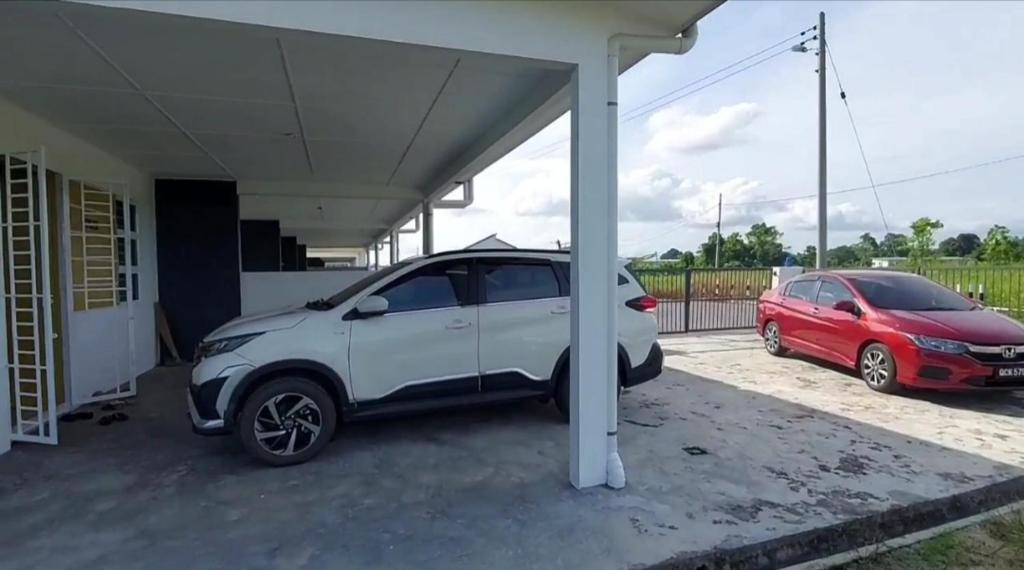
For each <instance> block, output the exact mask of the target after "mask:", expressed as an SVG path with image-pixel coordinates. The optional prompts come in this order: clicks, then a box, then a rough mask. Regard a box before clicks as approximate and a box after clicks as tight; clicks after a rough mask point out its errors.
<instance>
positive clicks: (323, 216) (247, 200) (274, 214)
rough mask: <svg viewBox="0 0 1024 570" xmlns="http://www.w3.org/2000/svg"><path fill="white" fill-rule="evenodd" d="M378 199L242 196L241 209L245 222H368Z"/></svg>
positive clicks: (240, 200)
mask: <svg viewBox="0 0 1024 570" xmlns="http://www.w3.org/2000/svg"><path fill="white" fill-rule="evenodd" d="M376 207H377V200H353V199H343V198H294V197H284V196H252V195H242V196H239V203H238V208H239V212H240V215H241V216H242V218H245V219H260V220H265V219H281V220H292V221H294V220H304V221H306V222H309V223H310V225H317V224H316V223H344V222H350V223H357V222H365V221H367V220H369V219H370V217H371V216H372V215H373V214H374V212H375V210H376Z"/></svg>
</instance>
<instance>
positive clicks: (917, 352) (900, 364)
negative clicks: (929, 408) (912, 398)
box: [895, 348, 1024, 391]
mask: <svg viewBox="0 0 1024 570" xmlns="http://www.w3.org/2000/svg"><path fill="white" fill-rule="evenodd" d="M895 356H896V368H897V378H898V379H899V381H900V383H901V384H904V385H906V386H911V387H914V388H926V389H931V390H951V391H953V390H955V391H961V390H963V391H966V390H1020V389H1022V388H1024V378H1021V377H1018V378H999V377H998V376H997V375H996V371H997V370H998V369H999V368H1006V367H1008V366H1013V367H1019V366H1024V364H1019V363H1018V364H1008V365H992V364H985V363H981V362H979V361H977V360H975V359H974V358H971V357H970V356H968V355H961V354H944V353H941V352H933V351H930V350H921V349H918V348H911V349H908V350H903V351H901V353H900V354H897V355H895Z"/></svg>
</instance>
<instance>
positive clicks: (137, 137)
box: [69, 125, 205, 156]
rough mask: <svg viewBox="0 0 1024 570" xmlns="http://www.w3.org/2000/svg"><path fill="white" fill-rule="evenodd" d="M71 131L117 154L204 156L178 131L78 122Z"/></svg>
mask: <svg viewBox="0 0 1024 570" xmlns="http://www.w3.org/2000/svg"><path fill="white" fill-rule="evenodd" d="M69 130H71V131H72V132H74V133H75V134H76V135H78V136H80V137H82V138H83V139H85V140H88V141H92V142H93V143H94V144H96V145H98V146H101V147H103V148H105V149H107V150H108V151H110V152H112V153H114V154H117V155H125V154H156V155H161V154H172V155H177V154H200V155H204V156H205V154H204V153H203V151H202V150H201V149H200V148H199V147H197V146H196V145H195V143H193V142H192V141H191V140H189V138H188V137H186V136H185V135H183V134H181V132H180V131H178V130H167V129H139V128H132V127H90V126H83V125H76V126H74V127H71V128H69Z"/></svg>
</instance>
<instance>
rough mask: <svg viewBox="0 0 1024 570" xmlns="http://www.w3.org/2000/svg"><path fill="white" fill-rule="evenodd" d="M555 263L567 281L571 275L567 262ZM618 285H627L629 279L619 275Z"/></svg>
mask: <svg viewBox="0 0 1024 570" xmlns="http://www.w3.org/2000/svg"><path fill="white" fill-rule="evenodd" d="M555 263H556V265H558V267H559V269H561V270H562V273H564V274H565V278H566V279H569V278H570V276H571V275H572V273H570V270H569V262H568V261H557V262H555ZM626 270H627V271H628V270H629V268H627V269H626ZM637 282H639V280H637ZM618 284H619V285H629V278H628V277H626V276H625V275H623V274H621V273H619V279H618Z"/></svg>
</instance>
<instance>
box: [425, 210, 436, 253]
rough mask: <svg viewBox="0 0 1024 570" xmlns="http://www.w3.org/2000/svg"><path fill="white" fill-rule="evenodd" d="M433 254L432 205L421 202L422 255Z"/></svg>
mask: <svg viewBox="0 0 1024 570" xmlns="http://www.w3.org/2000/svg"><path fill="white" fill-rule="evenodd" d="M432 253H434V205H433V204H431V203H430V201H429V200H428V201H426V202H423V255H430V254H432Z"/></svg>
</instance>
